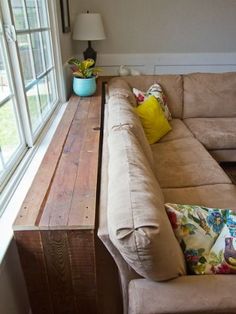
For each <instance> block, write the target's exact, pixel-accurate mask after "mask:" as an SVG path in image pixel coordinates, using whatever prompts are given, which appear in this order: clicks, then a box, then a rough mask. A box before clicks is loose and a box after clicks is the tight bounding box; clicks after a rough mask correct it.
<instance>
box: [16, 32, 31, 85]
mask: <svg viewBox="0 0 236 314" xmlns="http://www.w3.org/2000/svg"><path fill="white" fill-rule="evenodd" d="M17 41H18V47H19V51H20V59H21V66H22V70H23V76H24V82H25V85H27V84H28V83H29V82H31V81H32V80H33V79H34V75H33V58H32V53H31V48H30V37H29V35H18V36H17Z"/></svg>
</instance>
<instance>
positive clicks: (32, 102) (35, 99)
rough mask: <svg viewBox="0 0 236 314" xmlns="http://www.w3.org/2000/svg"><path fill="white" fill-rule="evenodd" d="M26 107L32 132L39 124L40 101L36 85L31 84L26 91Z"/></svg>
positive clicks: (40, 119)
mask: <svg viewBox="0 0 236 314" xmlns="http://www.w3.org/2000/svg"><path fill="white" fill-rule="evenodd" d="M27 100H28V108H29V114H30V121H31V127H32V131H33V132H34V131H35V130H36V129H37V128H38V127H39V126H40V124H41V121H42V118H41V113H40V103H39V95H38V89H37V86H33V87H32V88H31V89H30V90H29V91H28V92H27Z"/></svg>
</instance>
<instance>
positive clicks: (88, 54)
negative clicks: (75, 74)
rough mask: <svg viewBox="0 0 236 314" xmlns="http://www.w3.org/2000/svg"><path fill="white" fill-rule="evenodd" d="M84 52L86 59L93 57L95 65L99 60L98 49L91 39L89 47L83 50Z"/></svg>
mask: <svg viewBox="0 0 236 314" xmlns="http://www.w3.org/2000/svg"><path fill="white" fill-rule="evenodd" d="M83 54H84V59H85V60H86V59H93V60H94V65H95V63H96V60H97V51H95V50H94V49H93V47H92V45H91V41H88V48H87V49H86V50H85V51H84V52H83Z"/></svg>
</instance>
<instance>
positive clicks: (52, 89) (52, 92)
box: [48, 71, 57, 104]
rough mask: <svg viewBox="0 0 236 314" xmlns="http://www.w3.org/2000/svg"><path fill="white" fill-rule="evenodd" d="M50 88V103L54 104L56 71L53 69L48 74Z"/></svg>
mask: <svg viewBox="0 0 236 314" xmlns="http://www.w3.org/2000/svg"><path fill="white" fill-rule="evenodd" d="M48 88H49V98H50V103H51V104H54V103H55V102H56V100H57V99H56V82H55V72H54V71H51V72H50V73H49V75H48Z"/></svg>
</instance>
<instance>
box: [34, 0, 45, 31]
mask: <svg viewBox="0 0 236 314" xmlns="http://www.w3.org/2000/svg"><path fill="white" fill-rule="evenodd" d="M37 1H38V9H39V19H40V26H41V27H48V14H47V11H48V10H47V5H46V3H45V0H37Z"/></svg>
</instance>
